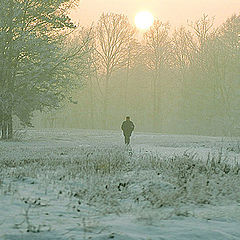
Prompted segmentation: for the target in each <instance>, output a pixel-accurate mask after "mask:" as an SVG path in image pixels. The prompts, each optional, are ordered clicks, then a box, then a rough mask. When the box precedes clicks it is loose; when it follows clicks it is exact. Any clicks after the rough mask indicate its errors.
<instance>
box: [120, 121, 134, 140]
mask: <svg viewBox="0 0 240 240" xmlns="http://www.w3.org/2000/svg"><path fill="white" fill-rule="evenodd" d="M134 127H135V126H134V124H133V122H132V121H131V120H130V117H129V116H127V117H126V120H125V121H124V122H123V123H122V126H121V129H122V131H123V135H124V138H125V144H126V145H129V144H130V137H131V135H132V132H133V130H134Z"/></svg>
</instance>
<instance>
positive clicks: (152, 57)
mask: <svg viewBox="0 0 240 240" xmlns="http://www.w3.org/2000/svg"><path fill="white" fill-rule="evenodd" d="M169 29H170V26H169V24H168V23H162V22H160V21H159V20H155V21H154V23H153V26H152V27H151V28H150V29H149V30H148V31H147V32H146V33H145V34H144V39H145V41H146V61H145V62H146V64H147V66H148V67H149V69H150V70H152V71H153V74H154V76H153V85H152V87H153V89H152V91H153V112H152V114H153V116H152V117H153V130H156V129H157V128H158V127H157V126H160V128H161V121H160V118H159V110H160V106H159V105H161V102H159V99H161V91H162V89H161V88H162V87H161V71H162V69H163V66H164V64H165V63H166V62H167V60H168V58H169V46H170V41H169ZM160 101H161V100H160Z"/></svg>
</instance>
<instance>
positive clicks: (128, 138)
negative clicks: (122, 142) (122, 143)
mask: <svg viewBox="0 0 240 240" xmlns="http://www.w3.org/2000/svg"><path fill="white" fill-rule="evenodd" d="M129 143H130V136H129V135H127V139H126V144H127V145H129Z"/></svg>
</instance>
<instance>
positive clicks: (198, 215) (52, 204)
mask: <svg viewBox="0 0 240 240" xmlns="http://www.w3.org/2000/svg"><path fill="white" fill-rule="evenodd" d="M58 134H59V133H58ZM64 134H65V135H64ZM101 134H102V133H97V134H91V137H92V138H94V139H97V138H98V137H99V136H101ZM62 135H63V136H62V137H61V139H60V140H59V136H58V137H56V136H55V137H54V141H52V140H47V138H45V139H44V137H43V138H41V141H40V140H39V139H37V140H36V139H34V141H29V140H26V142H17V143H16V142H7V143H2V145H1V143H0V150H1V152H0V200H1V201H0V207H1V208H0V209H1V210H0V216H1V217H0V238H1V239H2V238H3V239H24V240H25V239H90V238H92V239H109V238H115V239H180V240H181V239H224V240H226V239H239V238H240V232H235V233H228V234H230V235H229V236H228V235H227V234H226V232H224V233H221V232H218V231H217V230H216V232H215V230H214V231H213V232H211V233H209V232H208V230H209V229H207V226H208V224H206V225H204V222H202V221H206V220H207V221H212V222H211V224H213V222H214V221H219V220H221V221H225V222H226V224H229V223H231V225H229V226H230V227H228V229H235V224H239V221H240V210H239V204H240V165H239V164H238V159H237V155H236V156H235V157H236V158H235V161H232V159H231V161H229V158H228V155H227V153H223V151H222V150H221V149H222V148H219V149H217V151H216V149H214V154H211V153H207V154H205V155H204V157H202V156H201V157H200V155H199V153H197V152H196V151H197V148H195V150H196V151H195V150H193V149H192V147H191V148H190V149H191V151H185V150H184V151H180V152H174V151H175V149H176V148H172V147H171V148H170V149H172V154H170V155H169V154H167V155H166V154H162V152H161V148H160V147H159V148H158V149H159V151H152V150H151V151H145V150H142V148H139V147H138V146H134V148H133V155H132V156H129V152H128V150H127V149H125V147H124V146H122V145H121V144H119V143H115V144H114V145H112V144H103V143H101V142H100V143H99V144H97V143H96V142H97V140H96V142H95V143H94V144H92V145H91V144H85V142H84V144H80V143H82V142H83V140H81V139H80V138H81V137H82V136H83V135H79V139H80V140H76V141H75V142H71V143H69V142H66V141H64V139H65V137H66V135H67V137H66V138H69V137H70V136H71V133H69V132H65V133H62ZM74 136H75V137H76V135H75V133H74ZM84 136H85V138H87V137H88V136H87V135H86V132H84ZM102 137H104V135H103V134H102ZM115 137H116V136H115ZM140 137H141V136H140ZM155 137H156V136H155ZM164 137H166V136H164ZM136 138H137V135H136ZM76 139H77V138H76ZM116 139H117V138H116ZM159 139H161V136H159ZM148 140H149V139H148ZM84 141H85V140H84ZM149 141H150V140H149ZM76 142H77V144H75V143H76ZM116 142H117V141H116ZM184 142H185V141H184ZM153 143H154V144H155V141H153ZM172 144H173V143H172V142H171V145H172ZM178 144H180V141H179V142H178ZM184 144H185V145H186V143H184ZM166 145H167V144H166V143H164V147H166ZM201 145H202V139H201ZM145 148H146V146H145ZM139 149H140V150H139ZM149 149H151V145H149ZM206 151H208V150H206ZM216 152H217V153H216ZM117 219H118V220H117ZM188 219H191V220H190V222H191V221H192V223H193V224H199V226H200V225H201V224H202V225H203V226H204V227H203V228H205V229H204V230H205V232H206V233H204V231H200V233H197V232H195V233H191V234H189V235H186V232H185V233H184V234H185V235H184V234H183V233H181V234H180V231H179V230H175V232H171V233H169V235H167V233H166V232H161V231H160V230H159V228H160V229H161V227H160V226H161V224H167V226H168V227H169V228H171V227H170V225H171V224H173V223H174V224H175V225H176V226H180V225H181V222H188ZM116 220H117V221H118V223H117V224H116ZM126 222H128V227H129V228H128V227H127V226H125V225H124V224H125V223H126ZM159 224H160V225H159ZM168 224H170V225H168ZM188 224H189V223H188ZM209 224H210V223H209ZM216 225H217V224H216ZM123 226H125V230H124V229H123ZM146 226H149V229H148V230H147V228H146ZM150 226H151V227H150ZM154 226H155V228H154ZM214 226H215V225H214ZM195 227H196V226H194V225H192V228H195ZM215 227H216V226H215ZM145 228H146V229H145ZM150 228H151V229H150ZM216 228H218V227H216ZM141 229H145V230H144V232H142V231H141ZM186 229H187V227H186ZM171 231H174V230H171ZM178 231H179V232H178ZM209 231H210V230H209ZM226 231H227V230H226ZM138 232H139V233H138ZM140 232H141V234H140ZM33 233H35V234H37V235H31V234H33ZM173 233H174V234H173ZM201 233H202V236H201ZM194 234H195V235H194ZM199 234H200V235H199ZM33 236H34V237H35V238H33ZM54 237H55V238H54ZM161 237H162V238H161ZM208 237H211V238H208Z"/></svg>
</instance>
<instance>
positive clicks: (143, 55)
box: [0, 0, 240, 137]
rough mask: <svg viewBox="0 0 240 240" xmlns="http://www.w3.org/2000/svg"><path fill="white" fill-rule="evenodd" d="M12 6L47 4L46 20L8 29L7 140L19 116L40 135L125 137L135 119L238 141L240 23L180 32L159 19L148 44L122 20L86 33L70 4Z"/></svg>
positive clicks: (190, 26) (3, 100)
mask: <svg viewBox="0 0 240 240" xmlns="http://www.w3.org/2000/svg"><path fill="white" fill-rule="evenodd" d="M4 1H6V3H8V4H9V3H11V2H14V3H16V2H18V3H19V4H20V3H21V4H29V2H30V3H32V4H33V3H35V4H39V2H40V3H41V2H42V4H43V6H42V8H43V12H44V13H45V14H40V16H35V13H32V12H31V13H29V15H28V16H29V23H28V24H26V22H25V21H24V23H22V22H23V21H22V17H19V18H17V17H16V16H14V17H13V18H12V20H11V21H9V22H13V21H16V19H21V20H18V21H19V25H18V23H17V24H16V23H15V22H14V24H13V26H14V28H13V29H12V30H10V29H11V28H10V27H9V22H8V23H5V24H8V25H7V26H8V27H7V28H5V30H4V28H2V27H0V30H1V31H0V34H1V35H0V38H2V39H4V41H1V43H0V44H1V48H2V49H3V50H2V51H1V53H2V55H0V61H1V60H2V59H3V60H2V61H1V62H0V64H2V65H0V68H1V69H5V70H4V71H2V72H1V73H0V74H2V75H1V78H0V81H1V82H0V84H1V85H0V86H1V88H0V112H1V114H0V116H2V117H1V119H2V120H1V122H2V131H3V132H4V131H5V130H4V129H6V128H7V129H10V130H8V131H5V132H9V135H11V124H12V121H11V120H10V119H11V118H12V116H13V115H15V116H17V117H18V118H19V119H20V120H21V122H22V123H24V124H31V123H32V122H33V123H34V125H35V126H37V127H57V128H89V129H90V128H91V129H94V128H95V129H119V125H120V122H121V121H122V120H123V118H124V117H125V116H126V115H130V116H131V117H132V118H133V119H134V122H135V123H136V127H137V130H139V131H151V132H162V133H177V134H204V135H233V134H236V132H237V129H238V127H239V113H240V107H239V100H240V95H239V94H240V92H239V90H240V88H239V86H240V77H239V76H240V74H239V73H240V61H239V60H240V48H239V45H240V41H239V38H240V15H236V14H235V15H233V16H231V17H230V18H228V19H227V20H226V21H225V22H224V23H223V24H222V25H221V26H219V27H215V25H214V18H210V17H209V16H207V15H203V16H202V18H201V19H199V20H197V21H193V22H191V21H189V22H188V23H187V26H181V27H179V28H177V29H173V28H172V27H171V26H170V24H169V23H163V22H161V21H160V20H157V19H156V20H155V21H154V24H153V26H152V27H150V29H149V30H147V31H146V32H145V33H143V36H142V37H139V32H138V31H137V29H136V28H135V27H134V26H133V25H131V24H130V22H129V20H128V18H127V17H126V16H124V15H122V14H116V13H103V14H102V15H101V16H100V18H99V20H98V21H97V22H96V23H93V24H92V25H91V26H90V27H85V26H84V27H83V26H82V27H81V26H79V27H78V28H76V27H75V26H74V24H73V23H72V22H71V19H70V18H69V17H68V15H67V10H68V9H69V8H70V7H71V6H70V5H69V4H70V2H69V1H53V2H56V3H58V4H56V5H54V7H53V5H51V6H48V5H47V4H46V1H35V0H32V1H20V0H19V1H17V0H11V1H7V0H4ZM44 4H45V5H44ZM71 4H73V2H71ZM4 6H5V7H6V6H7V5H4ZM33 6H34V4H33ZM38 7H39V6H37V7H36V6H35V7H33V9H37V8H38ZM45 7H46V9H45ZM48 8H50V9H48ZM20 9H21V11H22V14H23V13H24V12H25V11H24V10H23V9H25V8H24V7H23V6H21V7H20ZM30 9H31V7H30ZM0 11H1V10H0ZM21 11H20V12H21ZM27 13H28V11H27ZM1 14H2V13H1ZM13 14H18V13H17V11H14V13H13ZM36 15H37V13H36ZM1 16H2V15H1ZM18 16H19V15H18ZM39 18H40V19H39ZM42 18H43V19H42ZM48 18H50V19H48ZM6 19H7V18H6V17H3V19H2V20H1V26H2V25H4V24H2V23H4V21H5V20H6ZM25 25H26V26H25ZM23 26H24V27H25V28H24V29H27V30H23V29H21V28H22V27H23ZM72 29H74V31H73V30H72ZM3 30H4V31H5V32H4V31H3ZM8 39H10V40H11V41H8ZM21 39H22V40H21ZM18 41H19V42H18ZM21 41H23V42H21ZM35 41H36V43H35ZM10 42H11V44H9V43H10ZM20 42H21V43H20ZM2 43H4V44H2ZM12 45H14V47H12ZM16 46H21V47H20V48H19V49H18V51H17V47H16ZM15 51H16V52H15ZM6 56H7V57H6ZM7 59H8V60H7ZM7 64H8V65H9V66H11V67H10V68H9V67H6V66H7ZM14 64H15V65H14ZM7 69H8V70H7ZM3 72H4V73H3ZM11 79H13V80H11ZM11 82H12V83H13V84H12V85H11ZM2 87H4V88H2ZM3 89H4V90H3ZM21 91H22V92H21ZM13 93H14V94H13ZM13 96H14V97H13ZM40 112H43V113H40ZM10 113H11V114H10ZM10 116H11V117H10ZM32 116H33V119H32V118H31V117H32ZM31 120H32V121H31ZM6 122H7V123H6ZM9 124H10V125H9ZM5 134H6V133H5ZM4 136H5V135H4V133H2V137H4Z"/></svg>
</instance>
